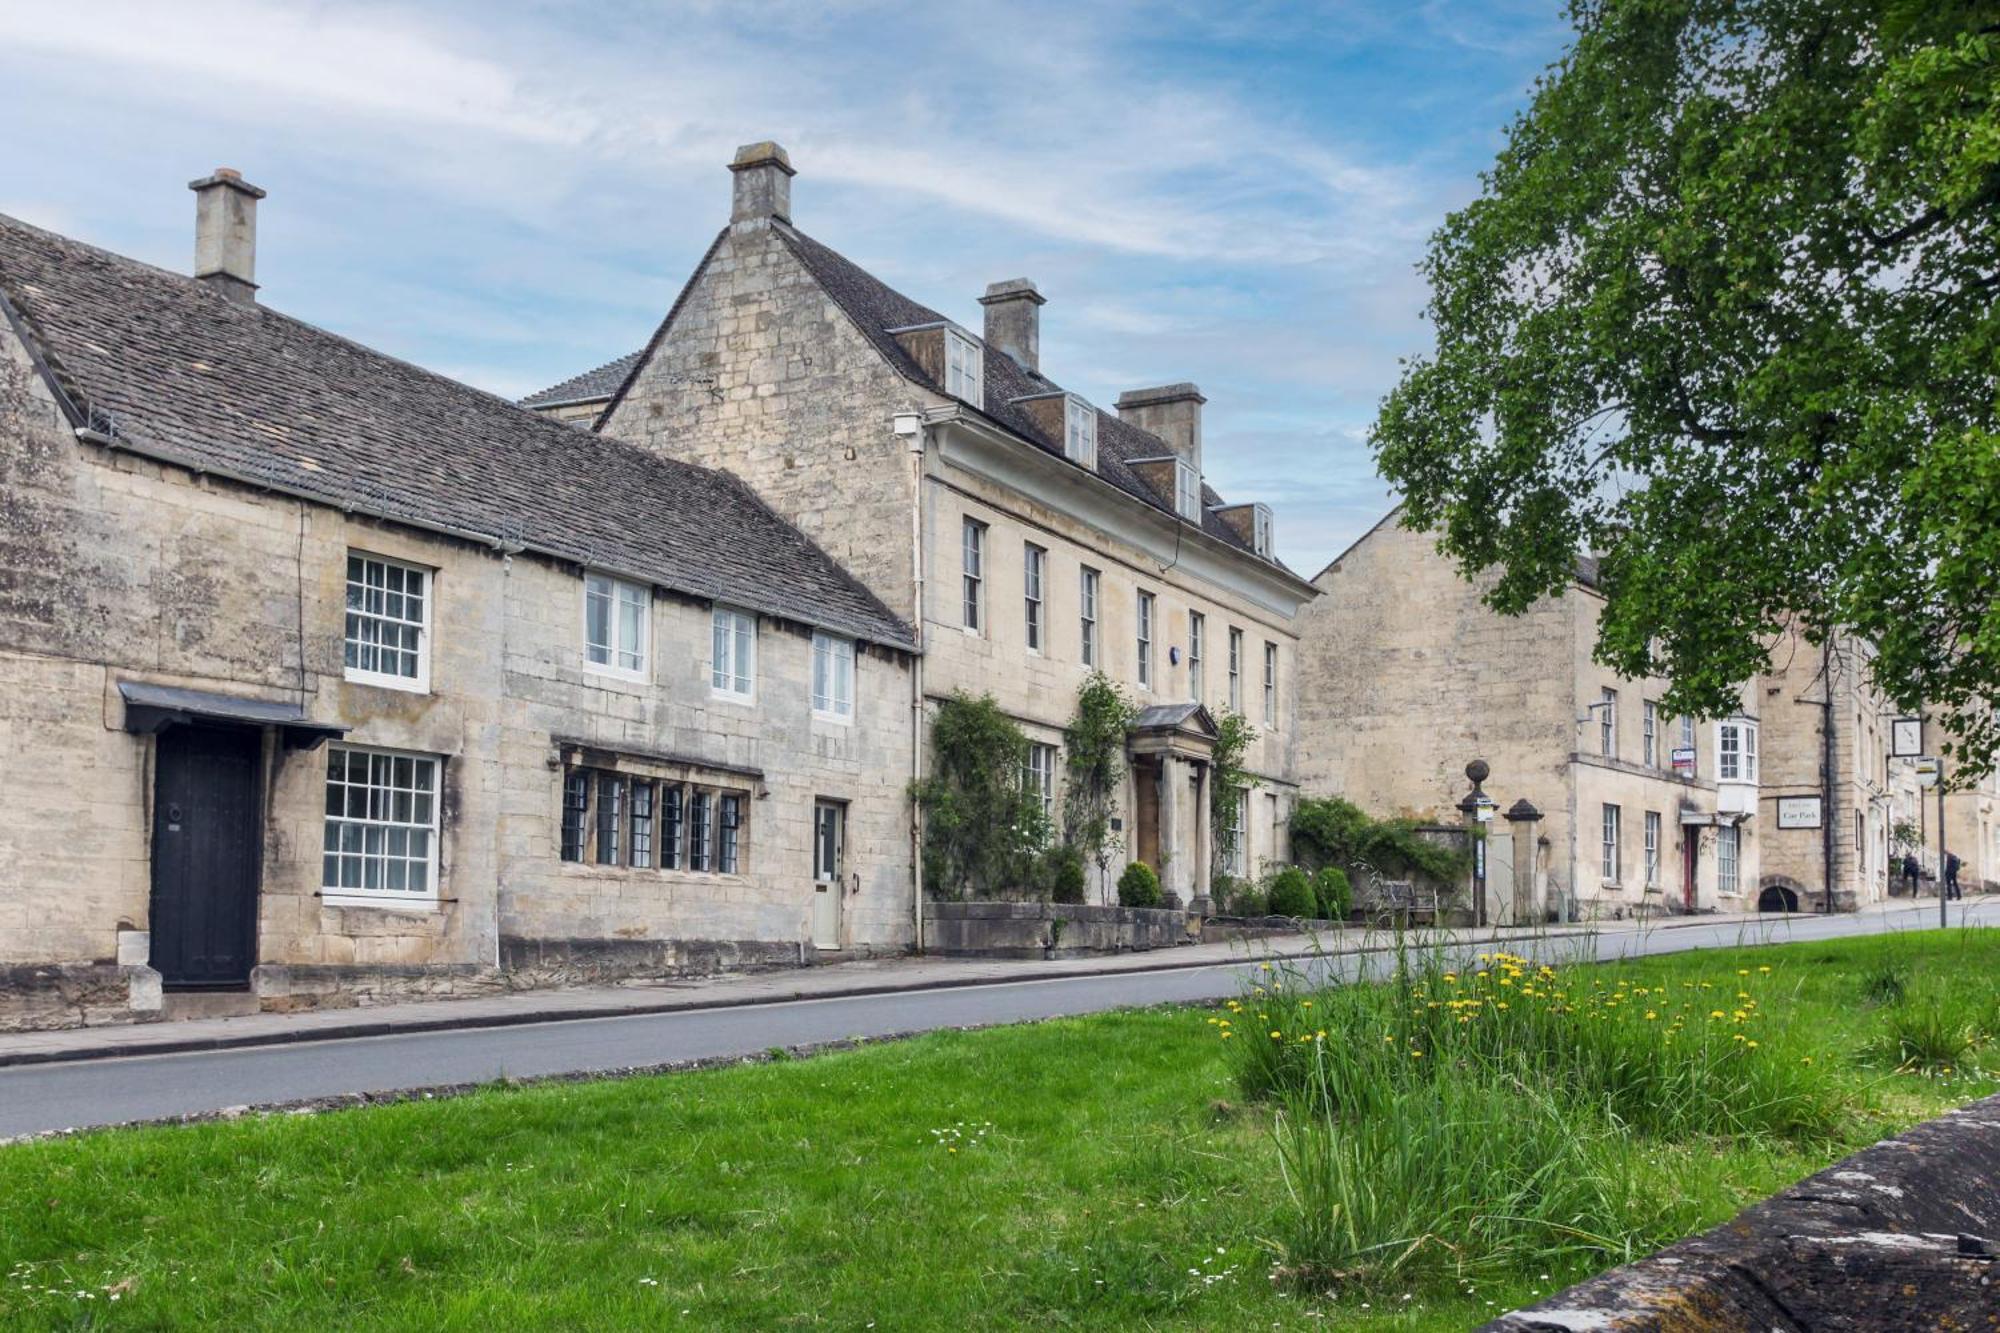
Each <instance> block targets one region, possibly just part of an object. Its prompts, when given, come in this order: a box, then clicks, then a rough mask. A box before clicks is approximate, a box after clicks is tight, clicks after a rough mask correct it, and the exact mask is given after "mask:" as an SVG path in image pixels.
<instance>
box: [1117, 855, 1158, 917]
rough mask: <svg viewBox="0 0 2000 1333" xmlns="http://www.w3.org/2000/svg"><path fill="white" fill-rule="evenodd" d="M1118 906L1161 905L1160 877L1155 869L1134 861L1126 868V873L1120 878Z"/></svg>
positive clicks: (1142, 862)
mask: <svg viewBox="0 0 2000 1333" xmlns="http://www.w3.org/2000/svg"><path fill="white" fill-rule="evenodd" d="M1118 905H1119V906H1120V907H1158V906H1159V905H1160V877H1159V876H1158V875H1157V874H1155V873H1154V872H1153V867H1151V866H1149V865H1147V864H1146V863H1145V862H1144V861H1134V862H1133V863H1132V864H1130V865H1128V866H1126V867H1125V873H1123V874H1122V875H1120V876H1119V877H1118Z"/></svg>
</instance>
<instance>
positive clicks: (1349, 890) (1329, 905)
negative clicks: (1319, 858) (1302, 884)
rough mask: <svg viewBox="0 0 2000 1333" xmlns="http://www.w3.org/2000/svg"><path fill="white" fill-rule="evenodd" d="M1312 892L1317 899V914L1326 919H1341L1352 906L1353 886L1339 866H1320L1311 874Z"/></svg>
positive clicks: (1343, 918) (1344, 917)
mask: <svg viewBox="0 0 2000 1333" xmlns="http://www.w3.org/2000/svg"><path fill="white" fill-rule="evenodd" d="M1313 894H1314V896H1315V897H1316V898H1318V900H1319V914H1320V916H1321V917H1322V918H1324V919H1325V920H1328V921H1342V920H1345V919H1346V917H1347V914H1348V912H1350V911H1352V910H1353V908H1354V886H1353V885H1352V884H1350V883H1348V880H1347V872H1346V871H1345V870H1342V869H1341V868H1340V867H1339V866H1321V867H1320V869H1319V873H1318V874H1317V875H1314V876H1313Z"/></svg>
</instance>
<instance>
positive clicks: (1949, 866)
mask: <svg viewBox="0 0 2000 1333" xmlns="http://www.w3.org/2000/svg"><path fill="white" fill-rule="evenodd" d="M1944 896H1945V897H1947V898H1963V897H1964V896H1965V895H1964V894H1963V893H1961V892H1959V889H1958V853H1957V852H1946V853H1945V854H1944Z"/></svg>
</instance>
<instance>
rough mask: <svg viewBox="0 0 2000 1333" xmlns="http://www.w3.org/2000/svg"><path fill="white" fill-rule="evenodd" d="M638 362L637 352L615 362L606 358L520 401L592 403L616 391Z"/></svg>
mask: <svg viewBox="0 0 2000 1333" xmlns="http://www.w3.org/2000/svg"><path fill="white" fill-rule="evenodd" d="M638 364H639V354H638V353H637V352H627V353H626V354H625V355H623V356H621V357H619V358H618V359H617V360H616V361H606V362H605V363H604V364H603V365H601V366H599V367H597V369H595V370H586V371H584V372H583V373H582V374H581V375H572V376H570V377H569V378H568V379H566V380H564V381H563V382H562V383H561V384H551V385H550V386H549V387H548V388H546V389H543V390H542V391H541V392H539V393H531V394H529V395H528V396H527V397H526V398H523V399H522V400H521V406H523V407H554V406H557V405H558V404H561V403H594V402H599V401H601V400H603V399H606V398H609V397H610V396H611V395H612V394H614V393H617V392H618V386H619V385H621V384H623V383H624V382H625V377H626V376H627V375H629V374H631V373H632V367H633V366H636V365H638Z"/></svg>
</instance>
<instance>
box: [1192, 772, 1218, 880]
mask: <svg viewBox="0 0 2000 1333" xmlns="http://www.w3.org/2000/svg"><path fill="white" fill-rule="evenodd" d="M1213 781H1215V766H1214V765H1213V764H1200V763H1198V764H1196V765H1195V766H1194V784H1193V786H1194V900H1193V901H1192V902H1190V903H1189V904H1188V910H1189V911H1191V912H1193V913H1194V914H1195V915H1196V916H1209V915H1212V914H1213V913H1214V911H1215V899H1214V897H1213V894H1212V892H1211V891H1212V890H1213V888H1214V883H1213V875H1214V871H1215V830H1214V829H1213V828H1212V827H1211V826H1210V825H1211V823H1212V820H1211V818H1210V811H1209V805H1210V802H1209V784H1210V783H1211V782H1213Z"/></svg>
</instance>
